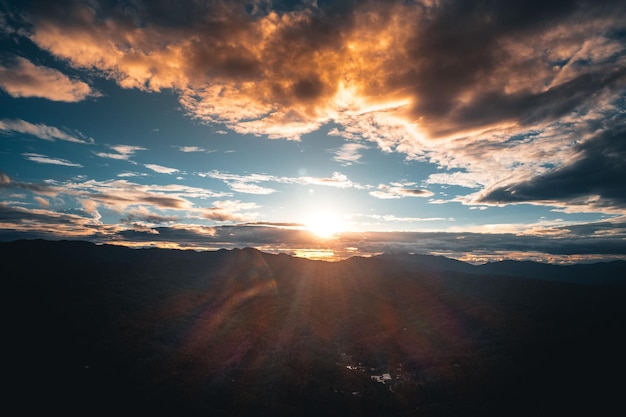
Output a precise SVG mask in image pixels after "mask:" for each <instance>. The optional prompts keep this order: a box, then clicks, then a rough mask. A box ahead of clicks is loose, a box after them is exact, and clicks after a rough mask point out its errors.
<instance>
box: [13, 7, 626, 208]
mask: <svg viewBox="0 0 626 417" xmlns="http://www.w3.org/2000/svg"><path fill="white" fill-rule="evenodd" d="M248 5H249V2H244V1H232V2H221V1H206V2H195V1H191V0H189V1H179V2H174V3H167V2H152V1H147V0H146V1H142V0H138V1H136V2H133V3H132V5H126V4H123V5H122V4H120V3H117V2H112V1H107V0H99V1H98V0H95V1H90V2H82V1H67V2H61V3H59V2H54V3H49V2H32V3H29V6H30V7H29V8H28V9H27V10H25V11H24V14H23V16H24V19H25V22H24V28H25V29H23V30H22V33H24V34H25V36H28V38H29V39H30V40H32V42H34V43H35V45H37V46H38V47H40V48H42V49H43V50H45V51H48V52H49V53H50V54H52V56H54V57H55V58H58V59H61V60H64V61H65V62H67V64H68V65H70V66H72V67H74V68H77V69H88V70H90V71H92V73H94V74H99V75H102V76H105V77H107V78H108V79H111V80H113V81H115V82H116V83H118V85H120V86H121V87H123V88H136V89H140V90H143V91H153V92H156V91H162V90H164V89H170V90H172V91H175V92H176V94H178V96H179V100H180V103H181V105H182V106H183V108H184V109H185V111H186V112H187V113H188V114H189V115H190V116H191V117H195V118H198V119H200V120H201V121H203V122H208V123H219V124H221V125H224V126H226V127H227V128H229V129H231V130H234V131H236V132H239V133H247V134H255V135H265V136H267V137H269V138H287V139H299V138H300V137H301V136H302V135H303V134H305V133H308V132H312V131H314V130H317V129H319V128H320V127H321V126H325V125H326V126H328V125H332V126H333V129H332V130H331V132H330V133H331V134H334V135H340V136H343V137H345V138H347V139H350V140H354V141H355V142H356V141H359V142H371V143H375V144H376V146H378V147H379V148H380V149H381V150H383V151H385V152H400V153H403V154H406V156H407V158H409V159H416V160H421V161H426V162H430V163H432V164H435V165H438V166H439V167H441V168H445V169H448V170H450V171H451V172H450V175H452V176H448V177H441V176H438V177H437V176H435V177H432V178H431V181H440V182H439V183H448V184H450V183H451V182H454V185H461V186H469V185H471V186H472V187H471V188H479V192H482V194H481V195H484V196H486V197H485V198H486V199H488V200H489V201H493V200H495V198H496V197H497V198H499V199H500V200H499V201H501V202H502V203H503V204H508V203H509V202H510V201H514V200H515V199H513V198H511V197H510V196H509V197H506V196H505V197H506V198H505V197H503V196H502V194H506V193H503V192H499V191H497V190H500V189H502V190H505V189H506V187H509V186H511V185H513V184H526V183H528V184H530V183H531V182H532V181H533V178H535V177H540V178H539V179H538V180H537V181H539V180H545V179H546V178H547V177H544V175H546V172H547V171H550V170H553V169H555V168H558V167H565V166H573V164H575V160H577V158H583V159H581V163H584V161H586V159H584V158H587V157H588V156H587V154H586V153H585V152H584V151H582V152H581V151H580V148H579V146H581V145H582V144H583V143H585V142H586V141H587V140H590V139H591V138H592V137H593V136H594V135H595V134H596V133H595V132H597V131H598V129H601V130H602V131H603V132H607V134H608V135H609V136H607V137H611V138H616V137H617V135H615V134H610V132H619V131H620V129H621V128H622V126H623V122H622V121H621V120H623V106H624V105H623V97H624V94H625V92H626V40H625V39H624V36H623V28H624V27H625V26H626V21H625V18H624V16H626V5H625V4H624V2H623V1H620V0H607V1H603V2H563V1H560V0H544V1H541V2H539V1H535V0H533V1H528V0H512V1H508V2H505V3H504V2H488V1H471V2H468V1H462V0H449V1H429V2H417V1H416V2H407V1H401V0H397V1H390V2H384V3H383V2H354V1H347V0H346V1H341V0H340V1H336V2H302V3H291V2H281V3H275V2H272V3H264V6H263V7H246V6H248ZM613 140H617V139H613ZM357 155H358V153H357V152H355V149H354V148H352V149H350V148H343V149H342V150H340V151H339V153H337V154H336V157H338V158H339V159H338V161H339V162H341V163H346V164H347V163H354V162H355V161H358V157H357ZM342 158H343V159H342ZM355 158H356V159H355ZM454 172H463V173H464V174H465V175H462V176H461V175H460V174H459V175H456V174H454ZM485 173H489V176H487V175H486V174H485ZM446 181H447V182H446ZM339 183H340V182H336V184H339ZM433 183H434V182H433ZM242 184H244V183H241V184H239V185H241V186H240V189H241V190H244V189H245V187H244V186H243V185H242ZM246 184H250V182H248V183H246ZM344 184H345V183H344ZM608 184H609V185H607V187H611V189H610V190H609V189H608V188H606V189H604V190H602V193H603V194H601V195H603V196H608V195H614V194H617V193H618V192H620V191H621V188H620V187H619V186H618V187H614V186H613V185H611V184H614V182H611V183H608ZM257 185H258V184H257ZM259 187H260V186H259ZM261 188H262V189H256V191H257V192H261V191H263V192H269V189H267V188H265V189H263V188H264V187H261ZM248 189H249V190H251V191H252V190H254V187H250V188H248ZM547 189H549V190H554V191H555V190H556V189H555V188H554V187H548V188H547ZM584 189H585V190H587V191H586V192H588V194H584V195H583V194H580V195H579V197H576V201H577V207H578V208H579V209H580V210H597V209H598V206H602V207H606V209H607V210H610V208H608V207H609V206H610V205H612V204H619V205H620V207H622V208H624V207H625V206H624V205H623V202H622V201H621V200H620V199H616V198H613V199H612V200H611V202H610V203H608V202H606V201H604V202H602V203H600V204H599V205H598V204H595V203H594V198H595V194H591V193H592V192H593V191H594V187H584ZM519 191H521V189H520V190H518V192H519ZM242 192H245V191H242ZM498 192H499V193H500V194H498ZM374 193H375V195H377V196H378V197H390V196H393V195H394V194H390V193H389V192H388V191H387V190H386V189H380V190H378V191H374ZM410 194H411V192H410V191H409V192H408V193H407V192H402V193H399V194H395V196H396V197H397V196H399V195H410ZM414 194H415V193H414ZM417 194H419V193H417ZM535 194H537V193H534V192H533V195H532V196H531V197H532V201H533V202H534V203H535V204H547V205H551V204H553V202H554V201H557V202H560V201H561V200H562V198H563V195H562V194H558V193H557V194H555V195H553V196H547V195H546V196H542V197H541V198H538V197H539V195H538V194H537V195H535ZM568 198H569V197H568ZM602 198H603V199H605V198H604V197H602ZM474 201H477V200H474ZM585 201H586V202H587V203H585ZM467 202H468V203H472V200H471V199H469V200H467Z"/></svg>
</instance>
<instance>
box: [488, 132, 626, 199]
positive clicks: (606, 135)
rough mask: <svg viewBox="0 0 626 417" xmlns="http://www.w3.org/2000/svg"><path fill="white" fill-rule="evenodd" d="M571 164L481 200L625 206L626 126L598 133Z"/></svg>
mask: <svg viewBox="0 0 626 417" xmlns="http://www.w3.org/2000/svg"><path fill="white" fill-rule="evenodd" d="M576 149H577V152H578V157H577V158H576V160H575V161H574V162H572V163H571V164H567V165H563V166H560V167H558V168H555V169H553V170H551V171H549V172H547V173H545V174H542V175H539V176H535V177H533V178H531V179H529V180H528V181H524V182H520V183H517V184H512V185H509V186H507V187H501V188H496V189H493V190H491V191H489V192H488V193H487V194H486V195H485V196H484V197H483V198H482V199H481V200H480V201H482V202H487V203H519V202H532V201H542V200H543V201H545V200H554V201H557V202H560V203H562V204H570V205H581V204H589V201H588V199H589V198H593V200H594V201H593V202H591V204H593V205H595V206H597V207H608V208H623V207H626V181H625V179H626V125H625V126H622V127H621V128H620V129H619V130H618V129H615V130H610V131H607V132H602V133H600V134H598V135H597V136H596V137H595V138H593V139H590V140H589V141H587V142H585V143H583V144H581V145H578V146H577V147H576Z"/></svg>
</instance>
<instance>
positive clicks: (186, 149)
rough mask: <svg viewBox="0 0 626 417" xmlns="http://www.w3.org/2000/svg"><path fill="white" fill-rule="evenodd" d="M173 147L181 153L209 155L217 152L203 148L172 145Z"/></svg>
mask: <svg viewBox="0 0 626 417" xmlns="http://www.w3.org/2000/svg"><path fill="white" fill-rule="evenodd" d="M172 147H173V148H174V149H178V150H179V151H180V152H184V153H192V152H203V153H204V152H207V153H210V152H215V151H211V150H208V149H204V148H201V147H199V146H179V145H172Z"/></svg>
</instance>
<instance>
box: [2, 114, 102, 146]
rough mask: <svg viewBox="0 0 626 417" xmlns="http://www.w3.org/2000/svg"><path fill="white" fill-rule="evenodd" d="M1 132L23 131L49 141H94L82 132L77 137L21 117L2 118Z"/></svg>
mask: <svg viewBox="0 0 626 417" xmlns="http://www.w3.org/2000/svg"><path fill="white" fill-rule="evenodd" d="M0 132H3V133H6V134H14V133H22V134H27V135H32V136H36V137H38V138H39V139H43V140H49V141H54V140H64V141H67V142H74V143H84V144H86V143H94V140H93V139H92V138H87V139H85V138H84V137H83V135H82V134H80V133H78V136H80V137H77V136H76V135H72V134H70V133H67V132H64V131H62V130H60V129H59V128H56V127H54V126H48V125H45V124H33V123H30V122H27V121H25V120H21V119H0Z"/></svg>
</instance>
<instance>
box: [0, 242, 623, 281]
mask: <svg viewBox="0 0 626 417" xmlns="http://www.w3.org/2000/svg"><path fill="white" fill-rule="evenodd" d="M54 243H56V244H57V245H65V246H68V250H71V249H72V248H83V249H84V248H90V249H93V248H96V247H103V248H105V249H103V251H105V250H106V251H109V252H111V253H112V252H117V253H119V254H121V253H122V251H123V250H129V251H140V252H138V253H141V251H144V252H143V254H146V253H150V252H151V251H156V252H159V253H160V254H161V255H165V256H181V257H189V258H192V257H197V258H201V257H202V256H203V255H204V256H209V257H210V256H213V257H220V256H224V255H226V254H229V253H230V254H235V255H236V254H237V253H242V254H245V253H250V252H252V251H256V252H258V253H259V254H262V256H265V257H272V256H289V257H290V258H292V259H303V260H305V261H309V262H327V261H323V260H309V259H306V258H299V257H295V256H292V255H289V254H286V253H279V254H274V253H269V252H263V251H260V250H258V249H256V248H252V247H244V248H233V249H218V250H215V251H196V250H191V249H171V248H130V247H126V246H121V245H110V244H102V245H100V244H95V243H92V242H88V241H81V240H60V241H49V240H43V239H33V240H16V241H12V242H0V248H3V250H5V251H6V250H9V248H11V247H14V248H15V249H17V250H27V249H28V248H27V247H26V246H28V245H41V246H46V245H49V244H54ZM146 251H147V252H146ZM129 253H130V252H129ZM193 253H195V254H199V255H191V254H193ZM358 262H383V263H386V264H390V265H394V267H395V268H398V267H402V268H403V269H404V270H406V271H407V272H409V271H411V270H426V271H440V272H461V273H468V274H478V275H498V276H506V277H515V278H527V279H539V280H546V281H557V282H568V283H575V284H581V285H603V286H626V274H625V272H626V261H621V260H614V261H607V262H601V261H600V262H594V263H576V264H566V265H561V264H550V263H543V262H535V261H519V260H502V261H495V262H489V263H485V264H479V265H475V264H470V263H467V262H463V261H459V260H456V259H452V258H447V257H445V256H441V255H427V254H414V253H384V254H380V255H374V256H371V257H361V256H354V257H351V258H348V259H344V260H341V261H336V263H340V264H341V263H348V264H354V263H358ZM333 263H335V262H333Z"/></svg>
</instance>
